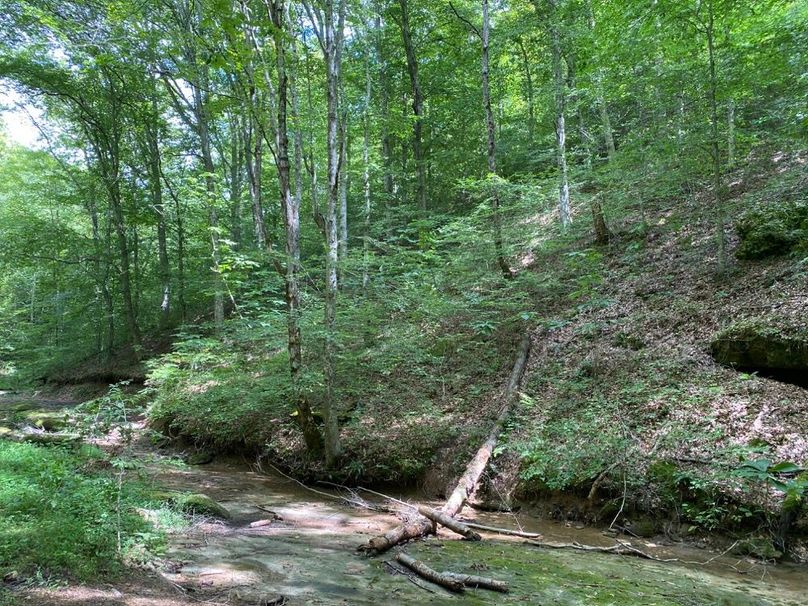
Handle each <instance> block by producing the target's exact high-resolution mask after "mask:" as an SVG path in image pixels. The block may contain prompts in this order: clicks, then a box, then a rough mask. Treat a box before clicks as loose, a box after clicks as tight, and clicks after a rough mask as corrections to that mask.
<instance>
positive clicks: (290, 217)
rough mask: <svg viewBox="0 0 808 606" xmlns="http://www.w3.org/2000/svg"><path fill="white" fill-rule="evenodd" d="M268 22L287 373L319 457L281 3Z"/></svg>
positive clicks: (277, 0) (273, 5)
mask: <svg viewBox="0 0 808 606" xmlns="http://www.w3.org/2000/svg"><path fill="white" fill-rule="evenodd" d="M268 8H269V12H270V18H271V20H272V24H273V26H274V30H273V37H274V41H275V55H276V63H277V71H278V74H277V75H278V106H277V111H278V131H277V150H276V163H277V169H278V188H279V190H280V196H281V200H280V202H281V210H282V212H283V222H284V226H285V227H286V273H285V276H284V279H285V285H286V327H287V350H288V352H289V371H290V375H291V380H292V386H293V390H294V398H295V403H296V406H297V412H298V422H299V423H300V428H301V430H302V432H303V439H304V440H305V442H306V449H307V450H308V451H309V453H310V454H316V453H319V452H320V450H321V448H322V442H321V439H320V432H319V431H318V430H317V426H316V425H315V424H314V418H313V415H312V412H311V407H310V406H309V402H308V399H307V398H306V396H305V394H304V393H303V389H302V386H301V384H300V383H301V371H302V369H303V355H302V346H301V332H300V278H299V274H300V206H299V204H298V203H297V201H296V199H295V198H294V197H292V193H291V189H290V180H289V176H290V175H289V173H290V166H289V134H288V125H287V115H286V112H287V92H288V88H289V80H288V77H287V74H286V46H285V45H286V41H285V35H286V33H285V16H286V11H285V7H284V0H272V1H271V2H269V3H268Z"/></svg>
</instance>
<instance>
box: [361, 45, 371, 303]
mask: <svg viewBox="0 0 808 606" xmlns="http://www.w3.org/2000/svg"><path fill="white" fill-rule="evenodd" d="M370 95H371V77H370V51H367V53H366V54H365V107H364V110H365V111H364V116H363V120H362V122H363V124H362V128H363V133H362V167H363V171H362V191H363V193H364V198H365V213H364V214H365V216H364V222H363V231H364V242H363V245H362V290H364V291H365V292H366V293H367V289H368V285H369V284H370V269H369V266H370Z"/></svg>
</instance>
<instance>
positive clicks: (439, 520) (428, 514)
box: [418, 507, 482, 541]
mask: <svg viewBox="0 0 808 606" xmlns="http://www.w3.org/2000/svg"><path fill="white" fill-rule="evenodd" d="M418 513H420V514H421V515H422V516H424V517H425V518H428V519H430V520H432V521H433V522H434V523H435V524H440V525H441V526H446V528H448V529H449V530H452V531H454V532H456V533H457V534H459V535H461V536H463V537H465V538H467V539H468V540H469V541H479V540H480V539H482V537H481V536H480V535H479V534H477V533H476V532H474V531H473V530H472V529H471V528H470V527H469V526H468V525H467V524H464V523H463V522H460V521H459V520H455V519H454V518H452V517H450V516H448V515H446V514H445V513H443V512H442V511H436V510H434V509H430V508H429V507H419V508H418Z"/></svg>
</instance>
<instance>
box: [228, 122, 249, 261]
mask: <svg viewBox="0 0 808 606" xmlns="http://www.w3.org/2000/svg"><path fill="white" fill-rule="evenodd" d="M239 130H240V129H239V125H238V120H237V119H236V118H235V117H231V120H230V239H231V240H232V241H233V243H234V246H235V247H236V248H240V247H241V184H242V175H243V173H242V168H241V167H242V164H243V163H244V160H245V159H246V156H245V153H244V146H243V145H242V144H241V138H242V137H241V133H240V132H239Z"/></svg>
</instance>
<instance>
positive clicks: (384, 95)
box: [375, 14, 395, 206]
mask: <svg viewBox="0 0 808 606" xmlns="http://www.w3.org/2000/svg"><path fill="white" fill-rule="evenodd" d="M375 42H376V62H377V63H378V65H379V106H380V107H379V110H380V112H381V119H380V120H379V122H380V128H381V151H382V170H383V178H382V183H383V185H384V194H385V198H386V201H385V203H386V204H387V205H388V206H389V205H390V204H392V202H393V195H394V189H395V185H394V183H393V138H392V136H391V135H390V127H389V122H390V74H389V69H390V68H389V66H388V63H387V61H386V60H385V58H384V49H383V47H382V18H381V16H380V15H378V14H377V15H376V36H375Z"/></svg>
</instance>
